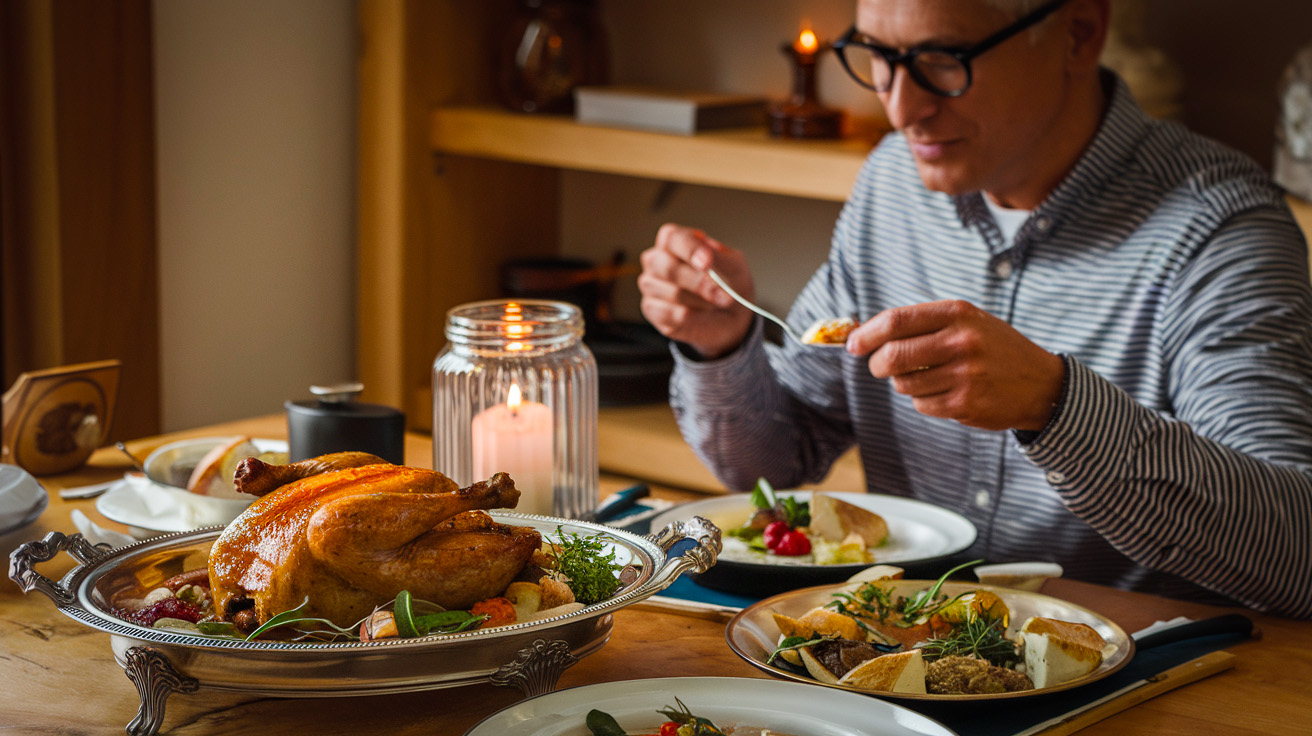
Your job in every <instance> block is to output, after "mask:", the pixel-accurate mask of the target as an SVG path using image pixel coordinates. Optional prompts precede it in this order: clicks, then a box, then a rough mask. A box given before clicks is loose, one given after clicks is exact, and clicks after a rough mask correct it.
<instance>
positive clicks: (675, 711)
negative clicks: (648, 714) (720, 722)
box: [656, 698, 724, 736]
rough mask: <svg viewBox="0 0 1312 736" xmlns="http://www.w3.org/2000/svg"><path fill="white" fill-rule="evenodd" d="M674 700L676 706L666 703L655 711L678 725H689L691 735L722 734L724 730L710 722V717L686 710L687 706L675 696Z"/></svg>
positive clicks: (720, 735)
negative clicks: (696, 714) (662, 708)
mask: <svg viewBox="0 0 1312 736" xmlns="http://www.w3.org/2000/svg"><path fill="white" fill-rule="evenodd" d="M674 702H675V703H677V704H678V707H677V708H673V707H670V706H668V705H667V706H665V709H664V710H658V711H656V712H657V713H660V714H661V715H663V716H665V717H666V718H668V719H670V720H671V721H674V722H675V723H677V724H679V725H680V726H688V725H691V726H692V736H724V731H721V730H720V729H719V728H717V727H716V725H715V724H714V723H711V721H710V719H708V718H702V717H701V716H695V715H693V714H692V711H690V710H688V706H686V705H684V704H683V701H682V700H679V699H678V698H675V699H674ZM681 730H682V729H681Z"/></svg>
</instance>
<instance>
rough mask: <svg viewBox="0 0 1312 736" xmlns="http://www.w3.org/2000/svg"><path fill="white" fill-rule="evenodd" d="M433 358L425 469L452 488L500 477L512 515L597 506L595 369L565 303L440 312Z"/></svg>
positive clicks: (578, 317) (490, 304)
mask: <svg viewBox="0 0 1312 736" xmlns="http://www.w3.org/2000/svg"><path fill="white" fill-rule="evenodd" d="M446 338H447V344H446V346H445V347H444V348H443V349H442V352H440V353H439V354H438V356H437V359H436V360H434V361H433V469H434V470H437V471H438V472H440V473H443V474H445V475H447V476H448V477H450V478H451V479H452V480H454V481H455V482H456V483H458V484H459V485H461V486H462V487H463V486H467V485H469V484H471V483H474V482H477V481H480V480H486V479H487V478H489V477H491V476H492V475H494V474H496V473H501V472H504V473H508V474H509V475H510V477H511V479H512V480H514V481H515V486H516V487H517V488H519V490H520V500H519V505H518V506H517V507H516V510H517V511H522V512H525V513H531V514H543V515H551V516H560V517H566V518H578V516H579V515H580V514H582V513H583V512H584V511H587V510H588V509H591V508H592V507H593V506H594V505H595V504H596V502H597V497H598V493H597V486H598V470H597V362H596V360H595V359H594V358H593V356H592V352H591V351H589V350H588V348H587V346H586V345H584V344H583V313H582V312H581V311H580V310H579V308H578V307H576V306H574V305H572V304H568V303H566V302H556V301H548V300H541V299H523V300H515V301H511V300H499V299H498V300H490V301H481V302H472V303H470V304H463V305H461V306H458V307H455V308H454V309H452V310H451V311H450V312H448V313H447V321H446Z"/></svg>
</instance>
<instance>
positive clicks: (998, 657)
mask: <svg viewBox="0 0 1312 736" xmlns="http://www.w3.org/2000/svg"><path fill="white" fill-rule="evenodd" d="M1005 628H1006V627H1005V625H1004V624H1003V622H1002V620H1001V619H994V620H989V619H986V618H984V617H982V616H971V617H969V618H967V619H966V620H965V621H964V622H962V623H960V624H958V625H957V626H955V627H953V629H952V633H950V634H948V635H947V636H942V637H935V638H933V639H929V640H928V641H925V642H923V643H921V644H920V649H921V651H922V652H923V653H924V657H925V660H926V661H929V662H932V661H934V660H936V659H941V658H943V657H952V656H963V657H979V658H980V659H984V660H987V661H988V662H989V663H990V664H995V665H997V666H999V667H1011V666H1012V665H1014V664H1016V663H1017V662H1019V661H1020V654H1019V652H1018V651H1017V649H1016V643H1015V642H1013V641H1011V640H1010V639H1008V638H1007V636H1006V632H1005Z"/></svg>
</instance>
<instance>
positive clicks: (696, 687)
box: [465, 677, 954, 736]
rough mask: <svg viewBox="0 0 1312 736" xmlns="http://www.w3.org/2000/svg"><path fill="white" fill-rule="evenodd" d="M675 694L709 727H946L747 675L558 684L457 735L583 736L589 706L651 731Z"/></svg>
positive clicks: (861, 699) (858, 733)
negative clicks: (566, 686)
mask: <svg viewBox="0 0 1312 736" xmlns="http://www.w3.org/2000/svg"><path fill="white" fill-rule="evenodd" d="M675 698H678V699H679V700H680V701H682V702H683V704H684V705H686V706H688V709H689V710H691V711H692V713H693V714H694V715H698V716H702V717H704V718H709V719H710V720H711V721H712V722H713V723H715V725H717V726H719V727H720V728H725V727H727V726H730V725H735V724H738V725H743V726H758V727H766V728H770V729H772V730H777V731H779V732H780V733H782V734H790V735H793V734H795V735H796V736H914V735H917V734H921V735H928V734H934V735H936V736H952V734H953V733H954V732H953V731H950V730H949V729H948V728H947V727H946V726H944V725H942V724H940V723H939V722H937V721H934V720H932V719H930V718H928V717H926V716H923V715H921V714H919V713H917V712H915V711H913V710H909V709H907V708H904V707H902V706H900V705H897V704H894V703H888V702H885V701H882V700H876V699H873V698H868V697H865V696H863V695H858V694H856V693H851V692H846V691H843V690H826V689H822V688H818V687H814V686H812V685H804V684H800V683H795V682H781V681H777V680H761V679H753V678H747V677H662V678H655V679H648V680H621V681H618V682H605V683H600V684H596V685H584V686H581V687H575V688H570V689H568V690H558V691H556V692H553V693H547V694H546V695H539V696H537V697H535V698H529V699H528V700H523V701H520V702H518V703H516V704H514V705H511V706H509V707H507V708H504V709H502V710H500V711H497V712H496V713H493V714H492V715H491V716H488V717H487V718H484V719H483V720H482V721H481V722H479V723H478V724H477V725H475V726H474V727H473V728H472V729H470V730H469V731H466V732H465V736H589V733H590V732H589V731H588V728H587V726H585V725H584V722H585V719H586V718H587V715H588V711H590V710H592V709H593V708H596V709H597V710H600V711H604V712H606V713H609V714H610V715H612V716H614V718H615V720H616V722H618V723H619V725H620V726H621V727H622V728H624V730H626V731H629V732H631V733H655V732H656V729H658V728H660V725H661V723H663V722H664V721H665V720H666V719H665V717H664V716H662V715H661V714H659V713H657V712H656V711H657V710H663V709H665V708H666V707H667V706H671V707H673V706H674V705H675V702H674V699H675Z"/></svg>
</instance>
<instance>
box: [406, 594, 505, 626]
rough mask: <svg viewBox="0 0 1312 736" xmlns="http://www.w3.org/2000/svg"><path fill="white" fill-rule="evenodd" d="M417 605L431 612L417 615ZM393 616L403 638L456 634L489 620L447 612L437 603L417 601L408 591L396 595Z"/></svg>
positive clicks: (485, 617) (468, 613) (465, 612)
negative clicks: (435, 633) (432, 634)
mask: <svg viewBox="0 0 1312 736" xmlns="http://www.w3.org/2000/svg"><path fill="white" fill-rule="evenodd" d="M417 605H418V606H422V607H426V608H427V609H429V612H428V613H421V614H416V613H415V608H416V606H417ZM392 615H393V616H394V617H395V618H396V630H397V633H399V634H400V635H401V636H402V637H403V638H406V637H416V636H428V635H429V634H431V633H433V632H437V633H439V634H454V633H456V632H460V631H464V630H466V629H471V628H473V627H475V626H477V625H478V624H480V623H482V622H483V621H485V620H487V616H476V615H474V614H471V613H470V612H469V611H445V610H442V607H441V606H439V605H437V604H436V603H429V602H428V601H420V600H415V599H414V598H412V597H411V596H410V591H408V590H403V591H401V592H400V593H397V594H396V601H395V602H394V603H393V605H392Z"/></svg>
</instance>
